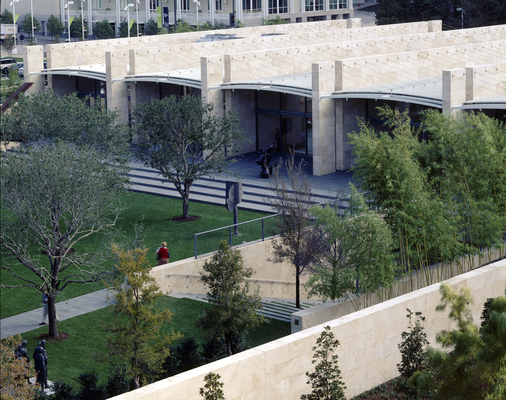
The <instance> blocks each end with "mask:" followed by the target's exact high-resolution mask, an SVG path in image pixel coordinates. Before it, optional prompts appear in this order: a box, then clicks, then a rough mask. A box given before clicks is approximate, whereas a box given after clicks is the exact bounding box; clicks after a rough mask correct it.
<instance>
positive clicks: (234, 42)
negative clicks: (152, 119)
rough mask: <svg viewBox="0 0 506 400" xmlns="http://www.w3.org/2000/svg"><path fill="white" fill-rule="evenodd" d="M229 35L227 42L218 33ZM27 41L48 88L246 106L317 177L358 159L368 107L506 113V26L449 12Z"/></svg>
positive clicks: (107, 97)
mask: <svg viewBox="0 0 506 400" xmlns="http://www.w3.org/2000/svg"><path fill="white" fill-rule="evenodd" d="M218 39H227V40H218ZM43 56H44V54H43V50H42V46H30V47H26V48H25V54H24V62H25V76H26V77H28V80H30V81H32V82H33V83H34V85H33V86H32V89H31V90H35V91H37V90H44V87H45V86H44V76H45V75H46V76H47V83H48V86H49V87H50V88H52V89H53V90H54V91H55V92H56V93H58V94H62V95H63V94H69V93H72V92H77V93H78V95H79V96H83V97H85V96H91V97H92V99H94V100H93V101H102V102H104V103H105V104H106V105H107V107H108V108H110V109H118V110H120V111H121V113H122V116H123V119H124V120H125V121H128V119H129V115H130V113H131V110H132V107H134V106H135V104H137V103H139V102H145V101H148V100H150V99H151V98H155V99H158V98H161V97H163V96H167V95H170V94H178V95H184V94H188V93H193V94H195V95H198V96H201V98H202V99H204V100H205V101H208V102H212V103H213V104H214V105H215V110H216V112H218V113H221V112H224V111H228V110H231V109H233V110H235V111H236V112H237V113H238V114H239V117H240V119H241V124H242V128H243V129H244V130H245V131H246V132H247V135H248V137H249V139H250V144H249V145H248V146H247V147H246V148H245V149H244V152H252V151H256V150H258V149H259V148H260V147H267V146H269V145H270V144H271V143H272V142H273V141H274V139H275V137H276V130H277V129H279V131H280V142H279V148H276V149H275V150H276V151H279V152H283V153H286V152H288V151H289V149H293V150H294V151H295V152H296V153H297V154H301V155H304V156H306V158H307V160H310V161H309V162H311V163H312V166H313V174H314V175H325V174H329V173H332V172H334V171H336V170H342V169H347V168H349V167H350V165H351V163H352V155H351V149H350V145H349V143H348V140H347V133H349V132H351V131H354V130H357V129H358V126H357V117H361V118H365V119H367V120H369V121H370V122H371V123H373V124H378V125H379V124H382V121H381V120H380V119H379V117H378V114H377V112H376V107H377V106H380V105H383V104H387V105H390V106H396V107H399V108H400V109H401V110H408V111H409V114H410V116H411V118H412V121H413V122H412V123H413V124H414V125H416V124H418V123H419V121H420V117H419V116H420V111H422V110H424V109H426V108H434V109H437V110H440V111H442V112H450V113H456V112H467V111H470V110H482V111H484V112H485V113H487V114H488V115H490V116H493V117H496V118H500V119H502V120H505V119H506V89H505V84H506V25H499V26H489V27H481V28H473V29H464V30H453V31H442V29H441V21H428V22H417V23H406V24H397V25H384V26H372V27H361V23H360V20H358V19H353V18H350V19H337V20H328V21H318V22H307V23H299V24H288V25H269V26H257V27H247V28H240V29H234V30H223V31H209V32H191V33H183V34H177V35H175V34H172V35H159V36H146V37H139V38H130V39H127V38H124V39H112V40H99V41H86V42H72V43H61V44H53V45H48V46H47V70H45V71H44V70H42V68H43Z"/></svg>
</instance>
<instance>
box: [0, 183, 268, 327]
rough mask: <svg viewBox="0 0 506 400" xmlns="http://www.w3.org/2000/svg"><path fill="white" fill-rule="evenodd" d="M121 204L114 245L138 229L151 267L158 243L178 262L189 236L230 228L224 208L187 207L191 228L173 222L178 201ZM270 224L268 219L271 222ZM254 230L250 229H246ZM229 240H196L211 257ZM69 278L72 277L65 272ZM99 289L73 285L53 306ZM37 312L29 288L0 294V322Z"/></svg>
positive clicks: (5, 279) (244, 230)
mask: <svg viewBox="0 0 506 400" xmlns="http://www.w3.org/2000/svg"><path fill="white" fill-rule="evenodd" d="M121 201H122V202H123V203H124V205H125V207H126V209H125V211H124V212H123V213H122V214H121V219H120V220H119V221H118V223H117V225H116V228H117V230H118V232H117V234H116V240H118V241H120V242H121V241H122V242H126V243H128V242H129V241H130V243H131V240H132V237H133V235H134V224H135V223H142V224H143V227H144V233H145V237H146V238H145V240H146V247H147V248H148V249H149V254H150V255H151V257H152V264H153V265H156V256H155V251H156V249H157V248H158V246H160V243H161V242H162V241H164V240H165V241H167V243H168V247H169V251H170V261H177V260H181V259H185V258H189V257H193V255H194V250H193V249H194V245H193V235H194V234H195V233H199V232H204V231H208V230H211V229H215V228H219V227H223V226H227V225H231V224H233V213H231V212H228V211H227V209H226V208H225V207H224V206H222V207H220V206H213V205H208V204H202V203H193V202H192V203H190V215H198V216H200V217H201V218H200V219H199V220H198V221H192V222H183V223H180V222H174V221H172V218H173V217H176V216H179V215H181V214H182V200H180V199H172V198H167V197H162V196H155V195H147V194H141V193H135V192H130V193H129V194H128V195H125V196H123V198H122V199H121ZM238 214H239V222H243V221H249V220H252V219H256V218H260V217H262V216H265V214H262V213H256V212H250V211H241V210H240V211H239V213H238ZM271 220H272V219H271ZM249 225H252V226H249ZM239 233H240V236H237V237H234V239H233V244H234V245H235V244H239V243H242V242H243V241H245V242H248V241H251V240H256V239H259V238H260V237H261V225H260V222H256V223H252V224H248V226H247V227H245V226H241V227H240V230H239ZM223 239H227V240H228V230H223V231H220V232H219V233H218V234H216V233H213V234H208V235H204V236H202V237H201V238H199V241H198V248H199V253H200V254H202V253H204V252H209V251H212V250H214V249H216V248H217V247H218V243H219V241H220V240H223ZM101 241H102V237H101V236H95V237H93V238H90V240H87V241H83V242H82V243H80V244H79V245H78V246H76V248H75V250H76V251H77V252H79V251H81V252H86V251H92V250H93V248H96V247H97V246H98V245H99V244H100V242H101ZM29 249H30V251H31V252H32V254H36V253H37V248H36V247H31V248H30V247H29ZM40 259H41V262H47V260H45V259H44V256H42V255H40ZM103 267H104V268H110V267H111V265H110V264H109V265H105V266H103ZM15 271H16V273H19V274H21V275H23V276H24V277H26V278H29V279H31V278H34V279H38V278H36V277H34V275H33V274H32V273H31V272H30V271H29V270H28V269H27V268H24V267H21V266H19V267H16V268H15ZM69 272H71V271H69ZM0 280H1V282H2V284H3V285H15V284H19V283H21V282H22V281H21V280H20V279H19V278H16V277H14V276H13V275H12V274H11V273H10V272H8V271H5V270H3V269H2V270H0ZM101 288H103V284H102V283H98V284H73V285H71V286H69V287H68V288H66V289H65V290H64V292H63V293H62V294H61V295H60V296H58V300H57V301H64V300H65V299H68V298H72V297H76V296H80V295H82V294H86V293H89V292H92V291H95V290H98V289H101ZM38 307H40V293H39V292H38V291H36V290H35V289H33V288H29V287H23V288H15V289H1V290H0V316H1V318H6V317H9V316H12V315H16V314H19V313H21V312H24V311H28V310H33V309H35V308H38Z"/></svg>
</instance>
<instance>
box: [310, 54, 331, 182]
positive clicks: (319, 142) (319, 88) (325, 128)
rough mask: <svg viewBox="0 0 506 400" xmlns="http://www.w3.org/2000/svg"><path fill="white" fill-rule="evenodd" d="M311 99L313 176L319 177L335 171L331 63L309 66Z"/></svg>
mask: <svg viewBox="0 0 506 400" xmlns="http://www.w3.org/2000/svg"><path fill="white" fill-rule="evenodd" d="M311 77H312V93H313V96H312V99H313V110H312V112H313V174H314V175H315V176H321V175H326V174H331V173H333V172H335V170H336V134H335V129H336V123H335V116H334V100H333V99H331V98H323V95H330V94H332V92H333V91H334V86H335V66H334V63H333V62H331V61H327V62H320V63H313V64H311Z"/></svg>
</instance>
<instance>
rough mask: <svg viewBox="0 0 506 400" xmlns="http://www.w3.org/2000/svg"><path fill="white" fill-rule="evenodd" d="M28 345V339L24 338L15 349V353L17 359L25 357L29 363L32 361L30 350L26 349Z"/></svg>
mask: <svg viewBox="0 0 506 400" xmlns="http://www.w3.org/2000/svg"><path fill="white" fill-rule="evenodd" d="M26 346H28V342H27V341H26V340H23V341H22V342H21V344H19V345H18V347H17V348H16V350H14V355H15V357H16V359H18V360H21V359H22V358H24V359H25V360H26V362H27V363H29V362H30V359H29V358H28V351H27V350H26Z"/></svg>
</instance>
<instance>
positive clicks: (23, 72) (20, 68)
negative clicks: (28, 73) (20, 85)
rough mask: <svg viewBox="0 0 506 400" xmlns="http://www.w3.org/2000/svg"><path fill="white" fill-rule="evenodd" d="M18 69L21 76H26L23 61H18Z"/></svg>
mask: <svg viewBox="0 0 506 400" xmlns="http://www.w3.org/2000/svg"><path fill="white" fill-rule="evenodd" d="M16 69H17V70H18V74H19V76H24V75H25V67H24V66H23V63H22V62H18V63H17V65H16Z"/></svg>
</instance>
